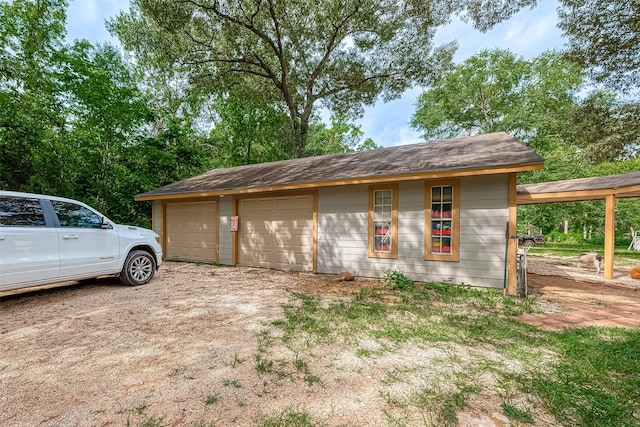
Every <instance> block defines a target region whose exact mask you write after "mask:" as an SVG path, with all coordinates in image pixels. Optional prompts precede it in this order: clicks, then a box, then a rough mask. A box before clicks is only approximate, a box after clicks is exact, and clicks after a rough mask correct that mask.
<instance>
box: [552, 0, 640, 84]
mask: <svg viewBox="0 0 640 427" xmlns="http://www.w3.org/2000/svg"><path fill="white" fill-rule="evenodd" d="M639 15H640V3H638V2H637V1H627V0H610V1H607V2H606V3H602V2H599V1H597V0H561V1H560V2H559V6H558V17H559V20H560V22H559V24H558V26H559V27H560V28H561V29H562V30H563V32H564V37H565V38H566V39H567V42H568V43H567V44H568V48H569V55H568V56H569V57H570V58H571V60H573V61H576V62H577V63H579V64H580V65H583V66H585V67H586V68H587V69H589V70H590V72H591V75H592V76H593V77H594V78H595V80H596V81H599V82H605V83H607V84H609V85H611V86H618V87H621V88H624V89H633V88H636V89H637V87H638V77H640V51H638V49H637V46H639V45H640V28H639V27H638V20H637V17H638V16H639Z"/></svg>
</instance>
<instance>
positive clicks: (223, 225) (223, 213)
mask: <svg viewBox="0 0 640 427" xmlns="http://www.w3.org/2000/svg"><path fill="white" fill-rule="evenodd" d="M233 202H234V200H233V197H222V198H220V219H219V222H218V248H219V250H220V253H219V255H218V257H219V262H220V264H223V265H231V263H232V262H233V261H232V250H233V243H232V237H233V235H232V233H231V216H232V215H233Z"/></svg>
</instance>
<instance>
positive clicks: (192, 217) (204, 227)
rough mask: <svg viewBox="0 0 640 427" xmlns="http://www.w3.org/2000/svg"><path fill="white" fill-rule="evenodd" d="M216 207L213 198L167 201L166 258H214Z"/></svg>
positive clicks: (214, 259)
mask: <svg viewBox="0 0 640 427" xmlns="http://www.w3.org/2000/svg"><path fill="white" fill-rule="evenodd" d="M216 208H217V203H216V202H215V201H207V202H184V203H170V204H167V206H166V215H167V238H166V242H167V248H166V254H167V258H169V259H177V260H185V261H208V262H213V261H216V259H217V253H216V243H217V239H218V236H217V234H218V230H217V223H218V218H217V209H216Z"/></svg>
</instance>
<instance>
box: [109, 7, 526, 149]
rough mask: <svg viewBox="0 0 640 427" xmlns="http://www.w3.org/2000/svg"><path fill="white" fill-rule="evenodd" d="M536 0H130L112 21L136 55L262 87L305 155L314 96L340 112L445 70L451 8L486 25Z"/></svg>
mask: <svg viewBox="0 0 640 427" xmlns="http://www.w3.org/2000/svg"><path fill="white" fill-rule="evenodd" d="M531 4H535V0H520V1H518V2H511V4H509V5H508V6H505V5H504V2H503V1H500V0H491V1H452V2H434V1H432V0H415V1H395V0H382V1H380V0H352V1H343V0H321V1H316V2H275V1H273V0H241V1H230V0H200V1H196V0H182V1H175V0H134V1H132V6H131V9H130V11H129V12H128V13H123V14H120V15H119V16H118V17H117V18H115V19H114V20H112V21H110V24H109V25H110V29H111V31H112V33H114V34H116V35H117V36H118V37H119V38H120V40H121V41H122V42H123V44H124V46H125V47H126V48H127V49H130V50H133V51H135V52H136V55H137V57H138V58H140V60H143V61H148V62H150V63H154V64H160V63H174V62H175V63H179V64H180V65H181V66H182V67H183V70H184V71H185V72H187V73H188V75H189V79H190V81H191V83H192V85H194V87H198V88H199V89H201V90H203V91H206V92H208V93H219V94H222V95H226V94H228V93H233V94H234V96H236V97H238V98H241V97H243V96H247V97H255V96H260V97H262V100H263V101H265V102H272V101H276V102H278V103H280V104H281V105H282V106H283V108H284V109H285V111H287V113H288V115H289V117H290V123H291V126H292V133H293V135H294V139H295V153H294V154H295V156H296V157H301V156H303V155H304V154H305V145H306V142H307V136H308V132H309V125H310V120H311V118H312V116H313V114H314V113H315V111H314V110H315V108H317V106H318V105H319V104H322V105H323V106H325V107H327V108H329V109H330V110H331V111H332V112H333V113H338V114H341V115H343V116H345V117H347V118H354V117H358V116H359V115H361V114H362V112H363V105H371V104H372V103H374V102H375V100H376V99H377V98H378V97H379V96H381V97H382V98H383V99H384V100H389V99H393V98H395V97H398V96H399V95H400V94H401V93H402V92H403V91H404V90H405V89H407V88H408V87H410V86H412V85H415V84H422V85H425V84H428V83H431V82H433V81H434V80H435V78H437V77H438V76H439V75H440V74H441V73H442V72H443V71H445V70H447V69H448V66H449V63H450V60H451V57H452V54H453V51H454V49H455V45H454V44H447V45H444V46H441V47H438V48H434V47H433V43H432V39H433V36H434V34H435V29H436V28H437V27H438V26H440V25H443V24H445V23H447V22H448V21H449V19H450V17H451V16H452V15H453V14H456V13H458V14H463V15H465V16H466V17H468V18H469V19H471V20H473V21H474V22H475V23H476V24H477V25H478V26H479V27H482V28H488V27H490V26H491V25H492V24H495V23H496V22H498V21H499V20H500V19H504V18H506V17H508V16H510V14H512V13H513V12H514V11H515V10H517V9H519V8H520V7H523V6H524V5H531Z"/></svg>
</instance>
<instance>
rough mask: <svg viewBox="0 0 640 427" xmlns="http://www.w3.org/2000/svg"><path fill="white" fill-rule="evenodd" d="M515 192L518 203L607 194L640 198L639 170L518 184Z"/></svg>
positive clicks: (535, 202) (551, 201)
mask: <svg viewBox="0 0 640 427" xmlns="http://www.w3.org/2000/svg"><path fill="white" fill-rule="evenodd" d="M516 194H517V197H516V203H517V204H519V205H527V204H537V203H557V202H578V201H584V200H601V199H604V198H605V197H606V196H607V195H613V196H615V197H616V199H624V198H630V197H640V172H631V173H624V174H620V175H609V176H596V177H592V178H580V179H569V180H566V181H554V182H542V183H539V184H522V185H518V186H517V187H516Z"/></svg>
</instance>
